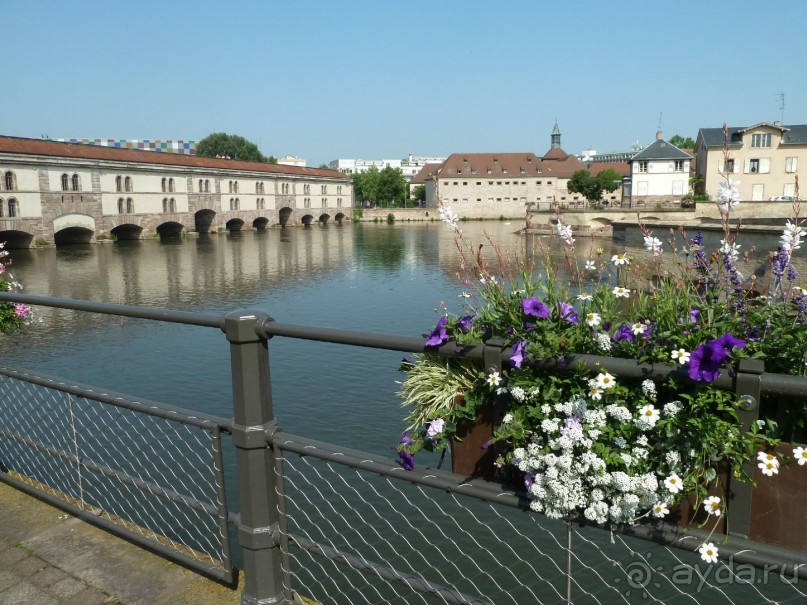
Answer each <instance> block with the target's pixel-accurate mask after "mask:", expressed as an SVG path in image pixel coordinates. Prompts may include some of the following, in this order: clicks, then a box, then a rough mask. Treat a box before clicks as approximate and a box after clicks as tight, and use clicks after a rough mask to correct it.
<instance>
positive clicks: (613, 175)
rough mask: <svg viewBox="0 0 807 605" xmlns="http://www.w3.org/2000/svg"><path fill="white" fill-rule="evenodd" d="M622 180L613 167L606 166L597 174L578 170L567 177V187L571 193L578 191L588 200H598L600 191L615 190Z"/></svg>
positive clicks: (592, 201) (600, 196) (600, 195)
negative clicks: (570, 176)
mask: <svg viewBox="0 0 807 605" xmlns="http://www.w3.org/2000/svg"><path fill="white" fill-rule="evenodd" d="M621 182H622V177H621V176H620V175H619V173H618V172H617V171H616V170H614V169H613V168H607V169H605V170H603V171H602V172H600V173H599V174H597V176H594V175H592V174H591V173H590V172H589V171H588V170H578V171H577V172H575V173H574V174H573V175H572V178H570V179H569V184H568V185H567V188H568V190H569V191H571V192H572V193H579V194H581V195H582V196H583V197H585V198H586V199H587V200H588V201H589V202H591V203H594V202H599V201H600V200H601V199H602V192H603V191H608V192H609V193H610V192H612V191H616V189H617V188H618V187H619V185H620V183H621Z"/></svg>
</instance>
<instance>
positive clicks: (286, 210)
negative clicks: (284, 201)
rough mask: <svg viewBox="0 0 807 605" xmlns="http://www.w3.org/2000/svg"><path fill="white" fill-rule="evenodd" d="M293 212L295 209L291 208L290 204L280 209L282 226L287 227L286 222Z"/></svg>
mask: <svg viewBox="0 0 807 605" xmlns="http://www.w3.org/2000/svg"><path fill="white" fill-rule="evenodd" d="M292 212H294V211H293V210H292V209H291V208H289V207H288V206H286V207H284V208H281V209H280V212H279V217H280V226H281V227H285V226H286V224H287V223H288V222H289V219H290V218H291V213H292Z"/></svg>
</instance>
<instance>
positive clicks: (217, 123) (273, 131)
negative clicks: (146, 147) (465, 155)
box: [0, 0, 807, 166]
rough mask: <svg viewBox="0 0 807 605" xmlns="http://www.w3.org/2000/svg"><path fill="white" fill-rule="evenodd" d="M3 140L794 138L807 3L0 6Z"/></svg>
mask: <svg viewBox="0 0 807 605" xmlns="http://www.w3.org/2000/svg"><path fill="white" fill-rule="evenodd" d="M2 23H3V31H4V41H3V45H2V50H1V51H0V66H2V70H1V71H0V73H2V74H3V76H4V77H3V87H2V94H0V124H2V127H1V128H0V133H2V134H7V135H13V136H23V137H35V138H38V137H40V136H41V135H43V134H46V135H48V136H50V137H51V138H72V137H75V138H81V137H90V138H95V137H101V138H130V139H147V138H148V139H158V138H159V139H184V140H199V139H201V138H203V137H204V136H206V135H207V134H209V133H211V132H219V131H224V132H228V133H232V134H240V135H243V136H245V137H247V138H248V139H251V140H253V141H255V142H256V143H258V145H259V147H260V148H261V151H263V153H265V154H266V155H270V154H272V155H276V156H282V155H286V154H291V155H298V156H302V157H305V158H306V159H307V160H308V164H309V166H310V165H318V164H320V163H323V162H328V161H330V160H332V159H336V158H338V157H341V158H365V159H381V158H402V157H404V156H406V155H407V154H410V153H412V154H414V155H448V154H450V153H452V152H505V151H533V152H535V153H537V154H539V155H540V154H543V153H545V152H546V150H547V149H548V148H549V135H550V132H551V130H552V126H553V123H554V120H555V118H557V120H558V123H559V125H560V128H561V132H562V133H563V139H562V145H563V148H564V149H565V150H566V151H567V152H571V153H579V152H580V151H582V150H583V149H586V148H594V149H597V150H598V151H600V152H606V151H618V150H625V149H628V148H629V147H630V145H631V143H632V142H634V141H639V142H640V143H641V144H647V143H649V142H651V141H652V140H653V138H654V137H655V132H656V130H657V128H658V125H659V114H661V129H662V130H663V132H664V135H665V137H667V138H668V137H669V136H672V135H673V134H676V133H678V134H682V135H684V136H691V137H693V138H694V137H695V136H696V134H697V131H698V128H701V127H718V126H720V125H722V123H723V122H724V121H725V122H728V123H729V124H730V125H744V124H745V125H750V124H754V123H757V122H762V121H773V120H777V119H781V115H782V112H781V111H780V101H779V98H778V96H777V95H778V94H779V93H782V92H783V93H785V112H784V119H785V123H793V124H798V123H802V124H803V123H807V77H805V71H806V68H807V36H805V32H807V25H806V24H807V2H804V1H803V0H796V1H793V0H790V1H782V0H770V1H767V2H759V1H756V2H747V1H745V0H736V1H733V2H717V1H702V2H651V1H649V0H629V1H622V2H605V1H601V2H593V1H581V0H576V1H571V0H570V1H556V2H549V1H540V2H539V1H530V2H487V1H485V2H482V1H473V0H464V1H462V2H459V1H456V2H455V1H448V0H439V1H434V0H432V1H420V0H410V1H393V0H374V1H372V2H369V1H353V2H336V1H327V2H326V1H312V0H308V1H274V2H268V1H265V2H239V1H233V2H226V3H225V2H220V1H219V2H213V1H207V0H195V1H194V2H164V1H160V2H157V1H151V0H138V1H137V2H117V1H115V2H110V1H109V0H104V1H95V0H93V1H90V0H86V1H80V2H64V1H63V0H59V1H54V0H43V1H36V2H23V1H21V0H20V1H9V0H7V1H6V2H5V3H3V10H2Z"/></svg>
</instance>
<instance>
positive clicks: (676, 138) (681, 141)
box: [667, 134, 695, 149]
mask: <svg viewBox="0 0 807 605" xmlns="http://www.w3.org/2000/svg"><path fill="white" fill-rule="evenodd" d="M667 142H668V143H670V144H671V145H675V146H676V147H678V149H695V141H694V139H693V138H692V137H686V138H684V137H682V136H681V135H680V134H676V135H673V136H672V137H670V139H669V141H667Z"/></svg>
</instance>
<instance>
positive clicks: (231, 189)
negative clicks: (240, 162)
mask: <svg viewBox="0 0 807 605" xmlns="http://www.w3.org/2000/svg"><path fill="white" fill-rule="evenodd" d="M232 192H233V182H232V181H230V186H229V187H228V189H227V193H232Z"/></svg>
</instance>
